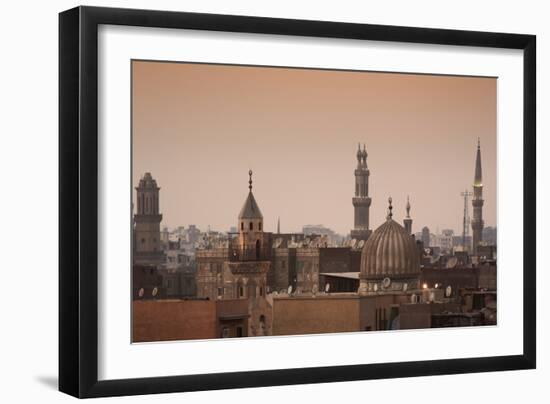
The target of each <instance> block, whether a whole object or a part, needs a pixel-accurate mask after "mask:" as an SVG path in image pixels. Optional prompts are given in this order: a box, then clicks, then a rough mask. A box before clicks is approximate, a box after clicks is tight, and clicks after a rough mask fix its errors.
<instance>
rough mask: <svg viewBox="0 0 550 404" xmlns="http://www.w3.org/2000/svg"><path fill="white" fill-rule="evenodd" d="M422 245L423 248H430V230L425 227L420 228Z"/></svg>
mask: <svg viewBox="0 0 550 404" xmlns="http://www.w3.org/2000/svg"><path fill="white" fill-rule="evenodd" d="M422 243H423V244H424V247H425V248H428V247H430V229H429V228H428V227H427V226H424V227H423V228H422Z"/></svg>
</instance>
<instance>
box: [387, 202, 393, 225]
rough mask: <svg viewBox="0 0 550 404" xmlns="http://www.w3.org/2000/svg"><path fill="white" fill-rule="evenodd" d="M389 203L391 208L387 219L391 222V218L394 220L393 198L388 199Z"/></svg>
mask: <svg viewBox="0 0 550 404" xmlns="http://www.w3.org/2000/svg"><path fill="white" fill-rule="evenodd" d="M388 203H389V206H388V216H387V218H386V219H388V220H391V218H392V216H393V213H392V209H393V206H391V203H392V199H391V196H390V197H389V198H388Z"/></svg>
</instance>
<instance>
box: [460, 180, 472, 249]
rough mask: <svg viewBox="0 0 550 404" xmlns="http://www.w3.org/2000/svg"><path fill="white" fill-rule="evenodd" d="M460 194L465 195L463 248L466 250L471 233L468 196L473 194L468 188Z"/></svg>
mask: <svg viewBox="0 0 550 404" xmlns="http://www.w3.org/2000/svg"><path fill="white" fill-rule="evenodd" d="M460 195H462V196H463V197H464V216H463V219H462V248H463V249H464V250H466V240H467V238H468V236H469V235H470V231H469V225H470V212H468V198H469V197H470V196H472V195H473V194H472V193H471V192H470V191H468V190H467V189H466V190H465V191H464V192H461V193H460Z"/></svg>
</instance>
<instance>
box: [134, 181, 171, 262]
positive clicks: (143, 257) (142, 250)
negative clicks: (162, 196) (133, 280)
mask: <svg viewBox="0 0 550 404" xmlns="http://www.w3.org/2000/svg"><path fill="white" fill-rule="evenodd" d="M159 190H160V188H159V187H158V186H157V182H156V181H155V180H154V179H153V177H152V176H151V173H145V174H144V175H143V177H142V178H141V180H140V181H139V185H138V186H137V187H136V201H137V211H136V213H135V214H134V263H135V264H149V265H158V264H161V263H162V262H164V254H163V252H162V249H161V247H160V246H161V243H160V222H161V221H162V215H161V214H160V213H159Z"/></svg>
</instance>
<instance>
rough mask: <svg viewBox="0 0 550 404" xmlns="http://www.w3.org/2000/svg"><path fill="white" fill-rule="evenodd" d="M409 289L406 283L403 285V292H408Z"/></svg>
mask: <svg viewBox="0 0 550 404" xmlns="http://www.w3.org/2000/svg"><path fill="white" fill-rule="evenodd" d="M408 287H409V285H407V284H406V283H404V284H403V292H406V291H407V288H408Z"/></svg>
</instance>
